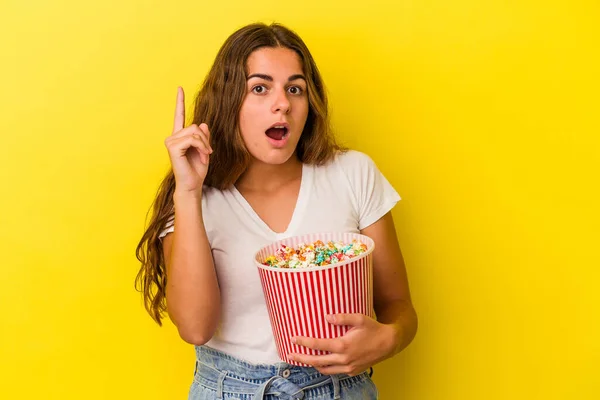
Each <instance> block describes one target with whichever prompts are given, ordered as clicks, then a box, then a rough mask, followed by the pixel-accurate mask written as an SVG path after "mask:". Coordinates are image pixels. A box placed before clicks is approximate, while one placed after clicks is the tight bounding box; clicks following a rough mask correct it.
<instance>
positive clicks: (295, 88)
mask: <svg viewBox="0 0 600 400" xmlns="http://www.w3.org/2000/svg"><path fill="white" fill-rule="evenodd" d="M288 90H289V91H290V93H291V94H302V88H301V87H300V86H292V87H290V88H289V89H288Z"/></svg>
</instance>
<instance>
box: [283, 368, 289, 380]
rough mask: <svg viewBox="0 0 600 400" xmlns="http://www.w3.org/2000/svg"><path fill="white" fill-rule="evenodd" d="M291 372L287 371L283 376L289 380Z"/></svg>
mask: <svg viewBox="0 0 600 400" xmlns="http://www.w3.org/2000/svg"><path fill="white" fill-rule="evenodd" d="M290 374H291V372H290V370H289V369H286V370H285V371H283V373H282V374H281V375H282V376H283V377H284V378H286V379H287V378H289V376H290Z"/></svg>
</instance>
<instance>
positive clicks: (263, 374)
mask: <svg viewBox="0 0 600 400" xmlns="http://www.w3.org/2000/svg"><path fill="white" fill-rule="evenodd" d="M196 359H197V360H196V372H195V373H194V382H193V383H192V386H191V388H190V392H189V397H188V400H213V399H219V400H220V399H223V400H229V399H247V400H262V399H265V400H275V399H285V400H299V399H302V400H326V399H343V400H359V399H360V400H370V399H377V389H376V387H375V384H374V383H373V381H372V380H371V377H370V376H369V373H368V372H364V373H362V374H360V375H357V376H354V377H350V376H348V375H343V374H339V375H323V374H321V373H320V372H319V371H317V370H316V369H315V368H312V367H298V366H295V365H290V364H287V363H284V362H280V363H277V364H272V365H268V364H250V363H248V362H245V361H243V360H239V359H237V358H235V357H232V356H230V355H228V354H225V353H223V352H220V351H218V350H215V349H211V348H210V347H207V346H196Z"/></svg>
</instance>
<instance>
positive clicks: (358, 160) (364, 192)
mask: <svg viewBox="0 0 600 400" xmlns="http://www.w3.org/2000/svg"><path fill="white" fill-rule="evenodd" d="M350 152H351V153H352V154H349V156H350V157H348V160H347V161H348V162H347V163H345V164H347V165H345V166H344V167H345V169H346V171H347V175H348V179H349V180H350V184H351V185H352V189H353V191H354V195H355V198H356V204H357V207H358V210H357V211H358V229H360V230H362V229H364V228H366V227H368V226H369V225H371V224H373V223H375V222H377V220H379V219H380V218H381V217H383V216H384V215H385V214H387V213H388V212H389V211H390V210H391V209H392V208H394V206H395V205H396V203H398V201H400V199H401V198H400V195H399V194H398V192H396V190H395V189H394V187H393V186H392V185H391V184H390V183H389V181H388V180H387V179H386V178H385V176H384V175H383V174H382V173H381V172H380V171H379V169H378V168H377V165H375V162H374V161H373V160H372V159H371V157H369V156H368V155H366V154H364V153H361V152H357V151H352V150H351V151H350Z"/></svg>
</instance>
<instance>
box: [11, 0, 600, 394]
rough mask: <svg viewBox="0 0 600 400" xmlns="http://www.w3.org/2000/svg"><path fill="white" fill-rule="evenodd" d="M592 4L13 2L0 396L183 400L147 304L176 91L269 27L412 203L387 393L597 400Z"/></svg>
mask: <svg viewBox="0 0 600 400" xmlns="http://www.w3.org/2000/svg"><path fill="white" fill-rule="evenodd" d="M599 11H600V7H599V5H598V2H596V1H592V0H588V1H566V0H565V1H560V2H559V1H517V0H508V1H480V0H455V1H445V0H432V1H425V2H418V1H388V2H380V1H367V2H350V3H347V2H343V1H336V2H325V1H322V0H320V1H313V0H307V1H302V2H283V3H282V2H265V1H262V0H259V1H252V2H248V1H241V0H239V1H225V2H213V3H208V2H202V1H190V0H186V1H173V2H167V1H142V0H137V1H123V0H121V1H116V0H104V1H101V2H100V1H96V2H82V1H74V0H62V1H57V0H54V1H39V0H37V1H35V0H34V1H27V2H21V1H17V0H11V1H7V0H3V1H2V6H1V11H0V37H1V38H2V39H1V40H0V57H1V60H2V62H1V63H0V113H1V119H0V133H1V141H0V163H1V169H0V184H1V185H2V189H1V193H2V194H1V196H0V208H1V213H0V218H1V220H0V223H1V224H0V235H1V236H0V246H1V248H2V262H1V267H0V268H1V274H0V284H1V288H0V304H1V306H2V315H1V317H0V335H1V338H0V398H2V399H183V398H186V395H187V389H188V385H189V384H190V382H191V378H192V372H193V360H194V354H193V349H192V347H191V346H189V345H187V344H185V343H184V342H183V341H182V340H180V339H179V338H178V336H177V333H176V331H175V330H174V329H173V327H172V325H169V324H168V325H167V326H166V327H165V328H159V327H158V326H156V325H155V324H154V323H153V322H152V320H151V319H150V317H149V316H147V315H146V314H145V311H144V310H143V308H142V305H141V299H140V296H139V294H138V293H137V292H135V291H134V289H133V279H134V276H135V274H136V273H137V270H138V264H137V261H136V260H135V258H134V248H135V246H136V244H137V242H138V240H139V238H140V237H141V234H142V230H143V227H144V218H145V213H146V211H147V209H148V207H149V205H150V202H151V201H152V199H153V197H154V194H155V190H156V188H157V185H158V183H159V180H160V179H161V178H162V176H163V174H164V172H165V171H166V169H167V166H168V158H167V153H166V150H165V148H164V145H163V139H164V138H165V136H166V135H168V134H169V133H170V129H171V124H172V115H173V108H174V100H175V94H176V87H177V85H182V86H183V87H184V88H185V89H186V91H187V93H188V99H191V97H192V95H193V94H194V93H195V91H196V90H197V89H198V87H199V85H200V83H201V82H202V79H203V78H204V75H205V73H206V72H207V70H208V68H209V66H210V64H211V62H212V60H213V58H214V56H215V55H216V52H217V50H218V48H219V46H220V45H221V44H222V43H223V41H224V40H225V38H226V37H227V36H228V35H229V34H231V33H232V32H233V31H234V30H235V29H237V28H238V27H240V26H241V25H244V24H246V23H249V22H253V21H263V22H270V21H273V20H276V21H279V22H282V23H284V24H287V25H289V26H290V27H291V28H293V29H295V30H296V31H297V32H298V33H299V34H300V35H301V36H302V37H303V38H304V39H305V41H306V43H307V44H308V46H309V48H310V49H311V50H312V52H313V54H314V57H315V58H316V60H317V63H318V65H319V67H320V69H321V71H322V73H323V76H324V78H325V81H326V83H327V87H328V90H329V93H330V98H331V102H332V115H333V122H334V125H335V128H336V130H337V132H338V133H339V136H340V138H341V139H342V140H343V141H344V142H345V143H346V144H348V145H350V146H352V147H354V148H356V149H359V150H362V151H365V152H367V153H368V154H370V155H371V156H372V157H373V158H374V159H375V161H376V162H377V163H378V165H379V166H380V169H381V170H382V171H383V172H384V173H385V174H386V176H387V177H388V178H389V180H390V181H391V182H392V184H393V185H394V186H395V187H396V188H397V190H398V191H399V192H400V194H401V196H402V197H403V200H402V201H401V202H400V203H399V205H398V207H396V209H395V210H394V217H395V218H396V223H397V228H398V234H399V237H400V240H401V245H402V249H403V252H404V254H405V258H406V263H407V266H408V267H407V268H408V272H409V277H410V283H411V288H412V292H413V296H414V301H415V305H416V308H417V311H418V313H419V316H420V329H419V332H418V335H417V338H416V339H415V341H414V342H413V343H412V345H411V346H410V347H409V348H408V349H407V350H406V351H404V352H403V353H401V354H400V355H398V356H397V357H396V358H394V359H392V360H389V361H387V362H385V363H383V364H381V365H379V366H377V367H376V370H375V380H376V382H377V384H378V385H379V388H380V392H381V395H382V396H381V397H382V398H383V399H407V400H429V399H433V400H437V399H441V400H446V399H448V400H453V399H456V400H459V399H460V400H467V399H469V400H470V399H544V400H550V399H598V398H600V378H599V374H598V371H599V370H598V365H599V363H600V340H599V339H600V317H599V314H600V312H599V308H600V298H599V295H598V294H597V293H598V290H597V289H598V288H597V286H598V283H599V278H600V272H599V271H600V262H599V261H600V260H599V257H598V249H599V247H600V246H598V242H599V240H598V239H599V237H598V236H599V235H598V228H599V226H600V221H599V218H598V197H597V196H598V189H597V187H598V184H599V183H598V180H599V179H598V176H599V166H598V159H599V158H600V154H599V146H598V134H599V131H600V130H599V128H600V126H599V123H598V116H597V113H598V111H599V101H598V93H599V89H600V85H599V79H598V73H599V71H600V63H599V61H598V50H599V47H598V46H599V45H598V43H599V40H598V39H599V36H600V35H599V33H600V32H599V28H598V21H599V19H600V12H599ZM189 104H190V103H188V105H189Z"/></svg>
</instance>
